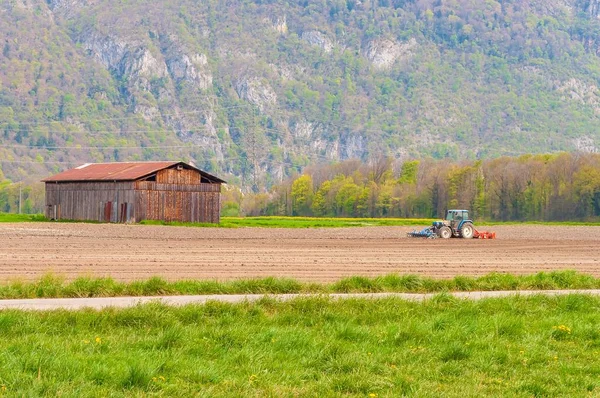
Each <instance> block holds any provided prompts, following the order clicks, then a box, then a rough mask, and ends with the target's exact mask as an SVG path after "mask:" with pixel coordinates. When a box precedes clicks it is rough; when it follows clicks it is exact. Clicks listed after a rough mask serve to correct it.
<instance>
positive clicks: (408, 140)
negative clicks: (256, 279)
mask: <svg viewBox="0 0 600 398" xmlns="http://www.w3.org/2000/svg"><path fill="white" fill-rule="evenodd" d="M199 3H200V2H195V1H191V0H177V1H172V2H151V1H143V0H137V1H134V0H130V1H125V0H121V1H115V2H111V3H110V4H108V3H106V2H100V1H95V0H87V1H85V0H48V1H47V2H44V1H40V0H35V1H34V0H14V1H11V2H5V3H3V5H0V13H1V14H2V17H1V18H0V38H1V39H2V41H3V43H0V45H2V46H3V51H2V56H1V57H0V82H1V85H0V128H1V129H2V135H1V136H0V137H1V138H0V139H1V143H2V146H1V147H0V159H2V160H3V161H2V162H1V163H0V167H1V168H2V170H3V171H4V174H6V176H7V177H9V178H12V179H13V180H21V179H24V178H27V177H28V176H30V177H31V178H37V177H39V176H43V175H44V174H45V173H47V172H49V171H53V170H58V169H61V168H66V167H69V166H71V165H72V164H75V163H77V162H83V161H113V160H117V161H118V160H130V159H133V160H136V159H139V160H150V159H159V158H177V159H183V160H191V161H194V162H195V163H196V164H197V165H198V166H199V167H203V168H206V169H208V170H209V171H212V172H215V173H220V174H221V173H222V174H226V175H228V176H229V177H231V178H230V179H231V180H232V181H233V182H238V183H241V184H243V185H244V186H245V187H248V188H254V189H260V188H262V187H264V186H265V185H268V184H270V183H272V182H275V181H278V180H280V179H281V178H283V177H284V176H285V175H289V174H290V173H293V172H295V171H298V170H299V169H300V168H301V167H303V166H304V165H307V164H310V163H315V162H326V161H330V160H338V159H346V158H356V157H357V158H363V159H364V158H368V157H370V156H377V155H379V154H381V153H386V154H389V155H393V156H396V157H405V158H407V157H417V156H433V157H436V158H443V157H450V158H454V159H461V158H470V159H473V158H484V157H494V156H499V155H505V154H510V155H512V154H520V153H525V152H548V151H558V150H583V151H597V146H598V145H600V144H598V143H599V142H600V133H599V132H598V131H599V129H598V126H599V119H598V114H599V113H600V93H599V91H598V81H600V60H599V58H598V54H599V53H600V42H598V40H599V39H598V38H599V37H600V36H599V35H598V32H600V22H599V19H598V17H599V13H600V2H599V1H598V0H549V1H534V0H530V1H510V0H508V1H493V0H487V1H485V2H481V1H476V0H452V1H450V0H394V1H392V0H379V1H376V2H370V1H363V2H360V1H350V0H348V1H342V0H326V1H325V0H324V1H317V2H308V1H277V0H272V1H261V0H255V1H216V0H210V1H204V2H201V4H199Z"/></svg>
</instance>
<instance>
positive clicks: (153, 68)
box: [122, 47, 167, 78]
mask: <svg viewBox="0 0 600 398" xmlns="http://www.w3.org/2000/svg"><path fill="white" fill-rule="evenodd" d="M122 70H123V74H124V75H125V76H134V77H135V76H139V77H145V78H154V77H159V78H160V77H165V76H167V66H166V65H165V63H164V62H161V61H158V60H157V59H156V58H155V57H154V56H153V55H152V53H151V52H150V50H148V49H147V48H143V47H142V48H138V49H137V50H135V51H134V52H129V53H128V54H127V56H126V57H125V59H124V61H123V69H122Z"/></svg>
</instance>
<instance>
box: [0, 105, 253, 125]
mask: <svg viewBox="0 0 600 398" xmlns="http://www.w3.org/2000/svg"><path fill="white" fill-rule="evenodd" d="M248 107H255V105H253V104H239V105H231V106H217V107H216V110H221V109H224V110H229V109H240V108H248ZM207 110H214V109H212V108H211V109H208V108H207V109H202V110H195V111H186V112H174V113H161V114H159V115H157V116H158V117H163V118H164V117H167V116H182V115H194V114H200V113H202V112H206V111H207ZM134 119H138V120H140V119H141V120H145V119H144V118H143V116H142V115H139V114H138V115H132V116H123V117H114V118H104V119H86V120H85V123H92V122H107V121H116V120H134ZM145 121H146V120H145ZM3 123H4V124H8V122H3ZM15 123H18V124H19V125H21V126H32V125H38V126H39V125H46V124H53V123H58V124H62V123H68V122H65V121H64V120H48V121H45V122H34V121H30V122H18V121H15ZM69 124H70V123H69ZM70 125H72V124H70Z"/></svg>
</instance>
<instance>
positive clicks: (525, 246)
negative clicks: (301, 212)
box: [0, 223, 600, 282]
mask: <svg viewBox="0 0 600 398" xmlns="http://www.w3.org/2000/svg"><path fill="white" fill-rule="evenodd" d="M413 229H414V228H412V227H361V228H323V229H271V228H239V229H224V228H188V227H165V226H143V225H112V224H64V223H60V224H53V223H17V224H10V223H8V224H0V280H5V281H6V280H15V279H18V280H32V279H38V278H39V277H40V276H42V275H44V274H47V273H53V274H57V275H63V276H65V277H66V278H67V279H73V278H75V277H77V276H82V275H85V276H111V277H113V278H115V279H117V280H123V281H129V280H138V279H147V278H149V277H151V276H161V277H163V278H165V279H168V280H177V279H218V280H230V279H238V278H254V277H266V276H276V277H288V278H294V279H298V280H302V281H315V282H331V281H335V280H339V279H340V278H341V277H344V276H351V275H363V276H375V275H384V274H389V273H412V274H419V275H424V276H431V277H439V278H451V277H453V276H456V275H470V276H478V275H484V274H488V273H490V272H493V271H496V272H510V273H513V274H530V273H535V272H540V271H551V270H563V269H574V270H578V271H581V272H585V273H588V274H592V275H595V276H599V277H600V227H569V226H558V227H556V226H536V225H524V226H499V227H493V228H480V229H488V230H492V231H494V232H496V234H497V239H496V240H463V239H449V240H442V239H433V240H431V239H420V238H407V237H406V233H407V232H409V231H412V230H413ZM418 229H419V228H418Z"/></svg>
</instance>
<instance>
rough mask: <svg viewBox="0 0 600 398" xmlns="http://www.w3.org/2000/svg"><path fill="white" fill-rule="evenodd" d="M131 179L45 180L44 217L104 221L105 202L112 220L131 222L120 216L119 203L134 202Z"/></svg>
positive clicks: (132, 203)
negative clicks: (53, 181) (50, 181)
mask: <svg viewBox="0 0 600 398" xmlns="http://www.w3.org/2000/svg"><path fill="white" fill-rule="evenodd" d="M133 188H134V184H133V183H132V182H62V183H46V217H48V218H58V219H65V220H93V221H107V220H106V211H107V210H106V209H107V203H109V204H110V205H109V206H110V213H109V218H110V220H108V221H111V222H132V221H133V217H130V218H129V219H122V217H119V215H120V211H121V205H122V204H124V205H125V206H131V207H133V205H134V203H135V193H134V190H133ZM55 206H56V207H55Z"/></svg>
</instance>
